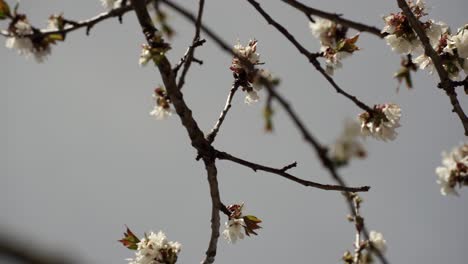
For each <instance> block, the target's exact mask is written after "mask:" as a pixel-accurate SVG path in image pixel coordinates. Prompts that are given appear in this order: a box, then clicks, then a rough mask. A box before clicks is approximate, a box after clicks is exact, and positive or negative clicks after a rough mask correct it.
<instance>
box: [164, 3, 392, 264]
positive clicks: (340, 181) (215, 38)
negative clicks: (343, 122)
mask: <svg viewBox="0 0 468 264" xmlns="http://www.w3.org/2000/svg"><path fill="white" fill-rule="evenodd" d="M160 1H161V2H162V3H164V4H166V5H167V6H168V7H170V8H171V9H173V10H174V11H176V12H177V13H179V14H180V15H182V16H183V17H185V18H186V19H188V20H189V21H191V22H192V23H194V22H195V21H196V20H195V16H194V15H193V14H191V13H190V12H189V11H188V10H186V9H184V8H183V7H182V6H180V5H178V4H176V3H173V2H172V1H170V0H160ZM201 30H202V31H203V32H205V34H207V35H208V37H209V38H210V39H211V40H213V41H214V42H215V43H216V44H217V45H218V47H220V48H221V50H223V51H225V52H226V53H228V54H229V55H231V56H233V55H235V54H234V52H233V51H232V50H231V48H230V45H229V44H227V42H225V41H224V40H223V39H222V38H221V37H220V36H219V35H217V34H216V33H215V32H214V31H213V30H211V29H210V28H209V27H207V26H206V25H204V24H202V25H201ZM283 107H284V106H283ZM296 117H297V116H296ZM293 120H294V119H293ZM296 121H299V119H298V118H297V120H296ZM296 121H295V122H296ZM300 123H301V124H302V122H300ZM296 125H297V124H296ZM297 126H298V128H299V125H297ZM301 126H302V127H303V129H300V131H301V132H302V133H303V134H304V132H307V129H305V126H304V125H301ZM309 134H310V133H309ZM311 145H312V146H313V144H312V143H311ZM314 149H315V150H316V152H317V153H318V154H319V156H320V155H322V158H324V157H326V149H325V148H323V147H321V148H315V147H314ZM320 153H322V154H320ZM321 160H322V159H321ZM322 163H323V161H322ZM326 164H329V165H333V164H332V163H331V161H327V162H326ZM326 167H327V166H326ZM330 168H331V169H330ZM327 169H328V171H329V172H330V174H331V176H332V178H333V179H334V180H335V181H336V182H337V183H338V184H339V185H341V186H346V183H345V182H344V180H343V179H342V178H341V177H340V176H339V175H338V173H337V172H336V171H335V170H334V168H333V167H327ZM346 201H347V205H348V207H349V209H350V212H352V211H353V207H352V201H350V200H348V199H346ZM364 235H365V237H366V238H368V237H369V232H368V231H367V230H366V228H365V227H364ZM375 252H376V254H377V256H378V258H379V259H380V261H381V262H382V263H384V264H388V261H387V259H386V258H385V256H384V255H383V254H382V253H381V252H380V251H378V250H375Z"/></svg>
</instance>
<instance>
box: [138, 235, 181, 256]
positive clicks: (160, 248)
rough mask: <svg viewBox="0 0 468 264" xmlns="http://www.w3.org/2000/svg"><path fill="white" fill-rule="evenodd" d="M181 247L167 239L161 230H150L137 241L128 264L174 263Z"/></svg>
mask: <svg viewBox="0 0 468 264" xmlns="http://www.w3.org/2000/svg"><path fill="white" fill-rule="evenodd" d="M181 248H182V245H181V244H180V243H179V242H172V241H168V240H167V237H166V235H165V234H164V233H163V232H162V231H159V232H158V233H157V234H156V233H154V232H150V234H149V235H145V237H144V238H142V239H141V241H140V242H139V243H138V248H137V252H136V253H135V259H130V260H129V261H130V262H129V264H162V263H175V260H177V254H178V253H179V252H180V250H181ZM162 253H164V254H162Z"/></svg>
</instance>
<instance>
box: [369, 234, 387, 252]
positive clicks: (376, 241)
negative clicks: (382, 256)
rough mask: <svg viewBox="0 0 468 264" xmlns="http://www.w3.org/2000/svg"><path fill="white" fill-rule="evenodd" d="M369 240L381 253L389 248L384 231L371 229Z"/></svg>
mask: <svg viewBox="0 0 468 264" xmlns="http://www.w3.org/2000/svg"><path fill="white" fill-rule="evenodd" d="M369 242H370V243H371V244H372V246H373V247H375V248H376V249H378V250H379V251H380V252H381V253H385V251H386V250H387V241H385V239H384V237H383V235H382V233H379V232H376V231H374V230H372V231H370V233H369Z"/></svg>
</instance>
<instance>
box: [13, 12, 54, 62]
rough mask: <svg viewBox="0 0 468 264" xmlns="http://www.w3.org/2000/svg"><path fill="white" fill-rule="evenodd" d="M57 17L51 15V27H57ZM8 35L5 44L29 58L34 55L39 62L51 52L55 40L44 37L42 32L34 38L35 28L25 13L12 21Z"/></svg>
mask: <svg viewBox="0 0 468 264" xmlns="http://www.w3.org/2000/svg"><path fill="white" fill-rule="evenodd" d="M56 21H57V19H56V18H55V17H51V19H50V20H49V29H56V27H57V23H56ZM8 32H9V33H10V35H11V37H8V38H7V40H6V43H5V46H6V47H7V48H9V49H14V50H17V51H18V54H20V55H23V56H25V57H27V58H29V57H34V59H35V60H36V61H37V62H39V63H40V62H43V61H44V60H45V58H46V57H47V55H49V54H50V44H51V43H54V42H55V41H54V40H52V39H50V38H44V37H42V36H40V34H39V35H38V36H37V37H36V38H33V37H32V36H33V34H34V30H33V27H32V26H31V25H30V24H29V22H28V20H27V18H26V16H25V15H17V16H16V17H15V18H14V19H13V20H12V21H11V23H10V26H9V27H8Z"/></svg>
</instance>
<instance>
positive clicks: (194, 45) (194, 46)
mask: <svg viewBox="0 0 468 264" xmlns="http://www.w3.org/2000/svg"><path fill="white" fill-rule="evenodd" d="M205 42H206V40H204V39H200V40H198V41H196V42H195V43H192V44H191V45H190V47H188V48H187V51H186V52H185V54H184V56H183V57H182V58H180V60H179V62H178V63H177V64H176V66H175V67H174V70H173V71H174V75H175V76H177V73H178V72H179V70H180V68H181V67H182V65H184V63H185V62H186V61H187V58H188V56H189V52H190V50H192V49H195V48H196V47H198V46H201V45H203V44H205ZM192 61H193V62H196V63H198V64H200V65H201V64H203V61H201V60H198V59H196V58H194V57H193V56H192Z"/></svg>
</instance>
